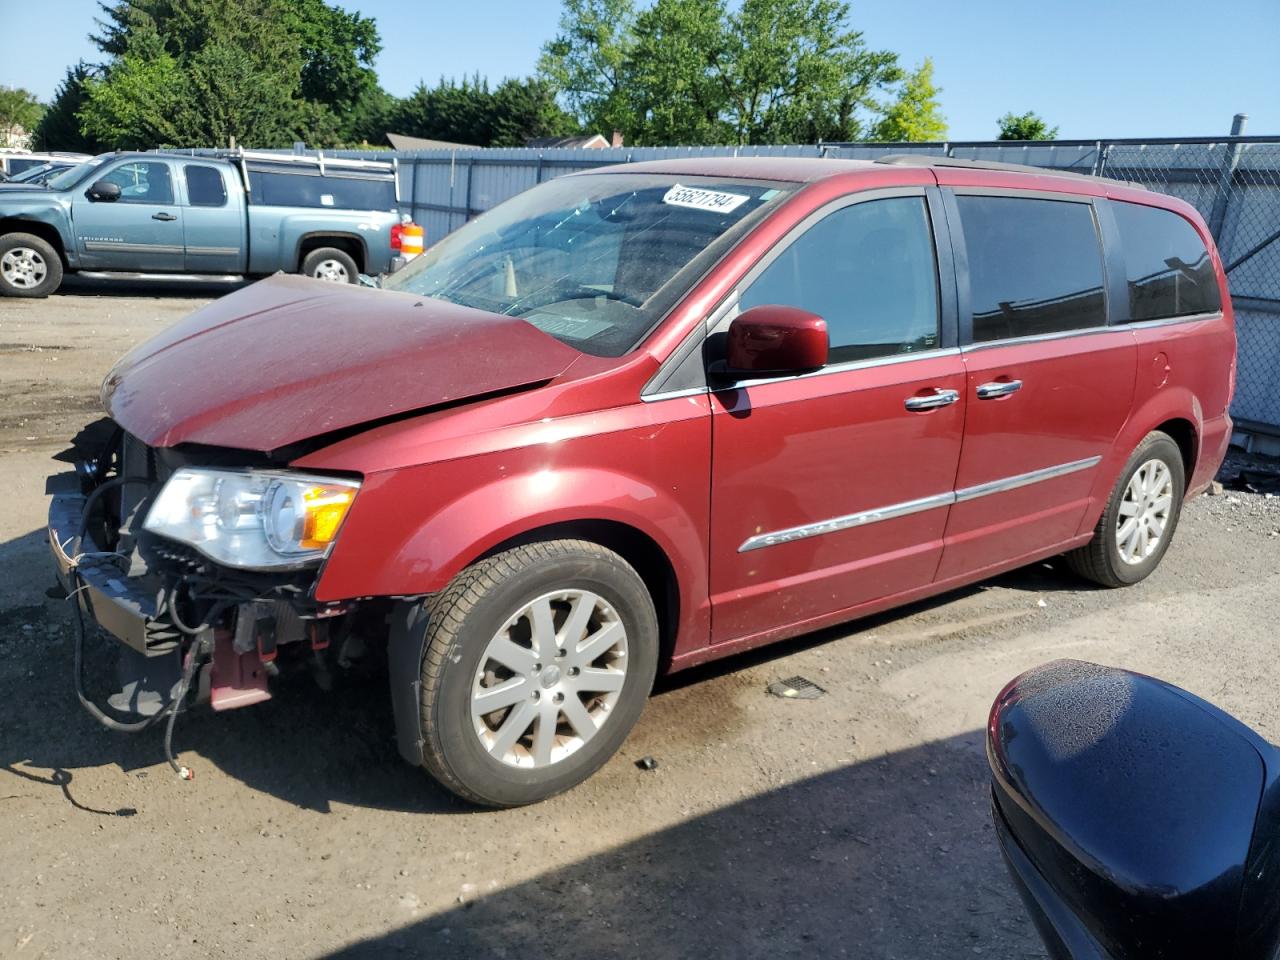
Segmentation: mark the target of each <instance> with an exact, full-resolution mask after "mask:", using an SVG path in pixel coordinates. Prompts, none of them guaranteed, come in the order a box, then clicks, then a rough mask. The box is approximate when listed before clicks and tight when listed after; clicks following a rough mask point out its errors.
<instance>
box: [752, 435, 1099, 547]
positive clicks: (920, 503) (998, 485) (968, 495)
mask: <svg viewBox="0 0 1280 960" xmlns="http://www.w3.org/2000/svg"><path fill="white" fill-rule="evenodd" d="M1101 462H1102V457H1087V458H1085V459H1084V460H1073V461H1071V462H1070V463H1061V464H1058V465H1057V466H1053V467H1044V468H1043V469H1040V470H1032V471H1030V472H1028V473H1019V474H1015V475H1014V476H1012V477H1003V478H1001V479H999V480H992V481H990V482H989V483H980V484H978V485H976V486H972V487H964V488H962V489H960V490H955V491H952V492H949V493H937V494H934V495H932V496H928V497H921V498H920V499H918V500H904V501H903V502H902V503H894V504H890V505H889V506H887V507H878V508H876V509H874V510H862V511H860V512H858V513H848V514H845V515H844V516H841V517H832V518H830V519H829V520H819V521H818V522H817V523H805V524H801V525H800V526H797V527H787V528H786V529H785V530H774V531H772V532H770V533H760V534H756V535H755V536H754V537H748V538H747V539H746V540H744V541H743V543H742V546H740V547H738V552H739V553H746V552H747V551H749V550H759V549H761V548H762V547H776V546H777V545H778V544H780V543H791V542H792V541H794V540H806V539H808V538H809V537H820V536H823V535H824V534H828V533H838V532H840V531H841V530H851V529H853V528H854V527H863V526H866V525H867V524H871V523H879V522H880V521H881V520H895V519H897V518H898V517H907V516H910V515H911V514H913V513H922V512H924V511H925V510H936V509H938V508H939V507H949V506H951V505H952V504H953V503H963V502H965V501H967V500H977V499H978V498H979V497H987V496H990V495H991V494H993V493H1003V492H1004V491H1006V490H1016V489H1018V488H1019V487H1026V486H1029V485H1031V484H1033V483H1041V482H1043V481H1045V480H1052V479H1054V478H1055V477H1065V476H1066V475H1067V474H1070V473H1076V472H1078V471H1080V470H1089V469H1092V468H1093V467H1096V466H1097V465H1098V464H1099V463H1101Z"/></svg>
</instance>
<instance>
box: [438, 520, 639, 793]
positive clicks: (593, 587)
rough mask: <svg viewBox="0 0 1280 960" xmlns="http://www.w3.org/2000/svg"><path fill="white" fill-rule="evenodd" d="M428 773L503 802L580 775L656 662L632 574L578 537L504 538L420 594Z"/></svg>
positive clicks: (608, 751)
mask: <svg viewBox="0 0 1280 960" xmlns="http://www.w3.org/2000/svg"><path fill="white" fill-rule="evenodd" d="M428 617H429V620H428V626H427V636H426V641H427V645H426V653H425V656H424V658H423V663H422V727H423V729H422V739H423V741H424V743H423V756H424V761H425V766H426V768H427V770H428V771H429V772H430V773H431V774H432V775H433V776H435V778H436V779H437V780H439V781H440V782H441V783H442V784H443V785H444V786H445V787H447V788H448V789H449V790H451V791H453V792H454V793H455V794H457V795H458V796H460V797H462V798H463V799H465V800H469V801H471V802H473V803H477V804H482V805H484V806H491V807H514V806H520V805H522V804H527V803H535V802H537V801H539V800H543V799H545V798H547V797H550V796H552V795H554V794H557V793H560V792H561V791H564V790H567V789H569V788H570V787H573V786H576V785H577V784H579V783H581V782H582V781H583V780H585V779H586V778H587V777H589V776H590V775H591V774H592V773H594V772H595V771H596V770H597V769H599V767H600V766H601V765H602V764H604V762H605V761H606V760H608V759H609V758H610V757H611V756H612V755H613V754H614V753H615V752H616V751H617V749H618V747H620V746H621V745H622V741H623V740H625V739H626V736H627V734H628V733H630V732H631V728H632V726H634V725H635V722H636V720H637V719H638V718H639V716H640V711H641V710H642V709H643V708H644V704H645V701H646V700H647V698H648V696H649V690H650V688H651V687H652V686H653V678H654V674H655V672H656V669H657V663H658V621H657V616H656V614H655V612H654V607H653V601H652V599H651V598H650V596H649V592H648V590H647V589H646V588H645V585H644V581H643V580H641V579H640V576H639V574H637V573H636V571H635V570H634V569H633V568H632V567H631V565H630V564H628V563H627V562H626V561H625V560H624V559H623V558H622V557H620V556H618V554H616V553H614V552H613V551H612V550H607V549H605V548H604V547H602V546H600V545H599V544H595V543H589V542H586V541H583V540H554V541H549V542H544V543H533V544H528V545H526V546H521V547H515V548H514V549H511V550H507V551H504V552H503V553H500V554H497V555H496V556H493V557H490V558H488V559H485V560H482V561H480V562H478V563H476V564H474V565H472V566H470V567H468V568H467V569H465V570H463V571H462V573H460V574H459V575H458V576H457V577H456V578H455V579H454V581H453V582H452V583H451V584H450V585H449V586H448V587H447V588H446V589H445V590H444V591H443V592H442V593H440V594H438V595H437V596H436V597H435V598H434V601H433V602H431V603H430V604H429V610H428Z"/></svg>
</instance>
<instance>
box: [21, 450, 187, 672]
mask: <svg viewBox="0 0 1280 960" xmlns="http://www.w3.org/2000/svg"><path fill="white" fill-rule="evenodd" d="M46 492H48V493H51V494H52V495H53V499H52V501H51V502H50V504H49V525H48V535H49V550H50V552H52V554H53V560H54V565H55V567H56V571H57V576H58V582H59V583H60V584H61V585H62V587H63V589H64V590H66V591H67V593H68V594H69V595H74V597H75V600H76V602H77V603H79V605H80V609H81V610H82V611H84V614H85V615H86V616H88V617H89V618H90V619H92V620H93V621H95V622H96V623H97V624H99V625H100V626H101V627H102V628H103V629H104V630H106V631H107V632H108V633H110V634H111V635H112V636H114V637H115V638H116V639H117V640H119V641H120V642H122V643H124V644H126V645H128V646H129V647H132V648H133V649H134V650H136V651H137V652H139V653H141V654H144V655H146V656H162V655H164V654H167V653H169V652H170V651H172V650H173V649H174V647H175V646H176V645H177V644H178V643H179V641H180V639H181V634H180V632H179V631H178V630H177V629H176V628H175V627H174V626H173V625H172V624H171V623H168V622H167V621H165V620H162V619H158V616H157V614H158V603H157V594H156V592H155V591H154V590H152V589H148V587H147V585H146V582H145V581H139V580H137V579H134V578H130V577H127V576H125V575H124V574H123V573H122V572H121V570H120V567H119V565H118V564H117V562H116V558H114V557H111V556H101V555H95V553H96V552H98V551H100V550H101V548H100V547H98V546H97V545H96V544H94V543H93V542H92V541H89V540H88V539H87V538H86V539H85V541H84V542H80V539H79V531H80V525H81V518H82V516H83V514H84V507H85V499H86V498H85V496H84V495H83V494H82V493H80V491H79V481H78V478H77V477H76V475H75V474H72V473H67V474H60V475H58V476H54V477H50V478H49V482H48V484H47V487H46ZM73 566H74V567H75V572H74V574H73V573H72V567H73Z"/></svg>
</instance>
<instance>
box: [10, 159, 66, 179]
mask: <svg viewBox="0 0 1280 960" xmlns="http://www.w3.org/2000/svg"><path fill="white" fill-rule="evenodd" d="M61 169H64V168H63V167H59V166H56V165H54V164H52V163H44V164H41V165H40V166H38V167H32V168H31V169H29V170H23V171H22V172H21V173H19V174H15V175H14V176H12V177H10V178H9V179H8V180H7V181H6V182H7V183H30V182H31V181H32V180H42V179H44V178H45V177H48V176H49V174H51V173H54V172H56V171H58V170H61Z"/></svg>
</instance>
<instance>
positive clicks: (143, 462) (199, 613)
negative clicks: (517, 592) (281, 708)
mask: <svg viewBox="0 0 1280 960" xmlns="http://www.w3.org/2000/svg"><path fill="white" fill-rule="evenodd" d="M60 459H64V460H70V461H72V462H73V463H74V465H75V469H74V471H73V472H68V473H64V474H60V475H57V476H54V477H51V478H50V480H49V485H48V492H49V493H51V494H52V496H53V499H52V502H51V504H50V507H49V528H48V533H49V544H50V549H51V550H52V552H53V556H54V560H55V563H56V566H57V573H58V578H59V581H60V582H61V585H62V587H63V588H64V589H65V590H66V591H67V593H68V594H69V595H70V596H72V597H73V598H74V600H75V602H76V604H77V617H78V618H79V620H80V631H79V633H78V635H77V646H76V654H77V656H76V688H77V691H78V693H79V694H80V699H81V702H82V703H83V704H84V705H85V707H86V708H87V709H88V710H89V712H90V713H91V714H93V715H94V716H95V717H96V718H97V719H98V720H99V721H100V722H103V723H104V724H105V725H107V726H109V727H111V728H113V729H122V730H137V729H143V728H145V727H147V726H149V725H151V724H152V723H154V722H156V721H157V720H159V719H161V718H162V717H166V716H167V717H168V718H169V721H170V732H171V731H172V720H173V717H174V716H176V714H177V712H178V710H179V709H181V708H182V707H183V706H184V705H185V704H186V703H188V702H208V703H209V704H210V705H211V706H212V707H213V709H215V710H226V709H230V708H234V707H240V706H246V705H248V704H252V703H257V702H259V701H261V700H265V699H268V698H269V697H270V696H271V693H270V688H269V681H270V679H271V678H272V677H274V676H276V675H277V674H279V673H280V671H281V669H282V668H283V667H286V666H304V667H306V668H307V669H308V670H309V671H310V672H312V673H313V674H314V675H315V676H316V678H317V680H318V681H319V682H320V684H321V686H326V687H327V685H328V683H329V682H330V670H331V667H332V666H333V665H334V664H335V663H336V662H343V663H345V662H347V659H348V655H349V654H350V653H351V649H352V648H353V647H355V646H357V645H359V643H360V641H359V640H358V638H357V637H356V635H355V633H354V631H353V629H352V628H353V626H354V625H355V623H356V620H357V618H358V617H361V616H367V615H374V616H376V615H377V611H375V610H372V609H364V610H362V609H360V607H359V605H357V604H335V603H321V602H318V601H316V600H315V598H314V587H315V582H316V578H317V576H318V573H319V567H320V565H321V564H322V563H323V561H324V559H325V557H327V555H328V552H329V550H330V548H331V547H332V545H333V542H334V540H335V538H336V536H337V534H338V530H339V529H340V528H341V525H342V521H343V519H344V518H345V515H346V511H347V509H348V508H349V506H350V503H351V502H352V500H353V499H354V497H355V495H356V492H357V491H358V489H359V486H360V481H359V479H358V478H355V477H328V476H326V477H318V476H315V475H311V474H304V473H299V472H296V471H290V470H288V469H287V468H286V467H284V466H283V465H282V464H281V462H280V460H279V459H273V458H271V457H269V456H268V455H264V454H259V453H250V452H245V451H231V450H226V449H220V448H208V447H204V448H200V447H190V448H154V447H149V446H147V445H146V444H144V443H143V442H142V441H140V440H139V439H137V438H136V437H134V436H132V435H130V434H128V433H126V432H125V431H124V430H122V429H121V428H120V427H119V426H117V425H116V424H115V423H114V422H112V421H111V420H102V421H99V422H97V423H95V424H92V425H91V426H89V427H87V428H85V430H83V431H81V433H80V434H79V435H78V436H77V437H76V439H75V441H74V446H73V448H72V450H71V451H68V452H67V454H64V455H62V456H61V457H60ZM366 606H368V605H366ZM85 616H87V617H88V618H89V619H90V620H91V621H93V622H96V623H97V624H99V625H100V626H101V627H102V628H103V629H105V630H106V631H107V632H109V633H110V634H112V635H113V636H114V637H115V638H116V639H117V640H119V641H120V643H121V645H120V647H119V660H118V674H117V678H116V682H117V685H118V688H117V690H116V692H115V693H114V694H112V695H111V696H109V697H108V698H107V700H106V706H107V709H104V708H103V707H101V706H99V705H98V704H97V703H95V702H94V701H93V700H92V699H91V698H90V697H89V696H88V695H87V694H86V693H85V690H84V686H85V685H84V678H83V676H82V674H83V644H84V632H85V631H84V628H83V618H84V617H85ZM96 685H97V684H96V683H95V686H96ZM122 718H127V719H122ZM166 742H167V738H166ZM170 762H171V763H172V758H170ZM175 769H177V766H176V764H175Z"/></svg>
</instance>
